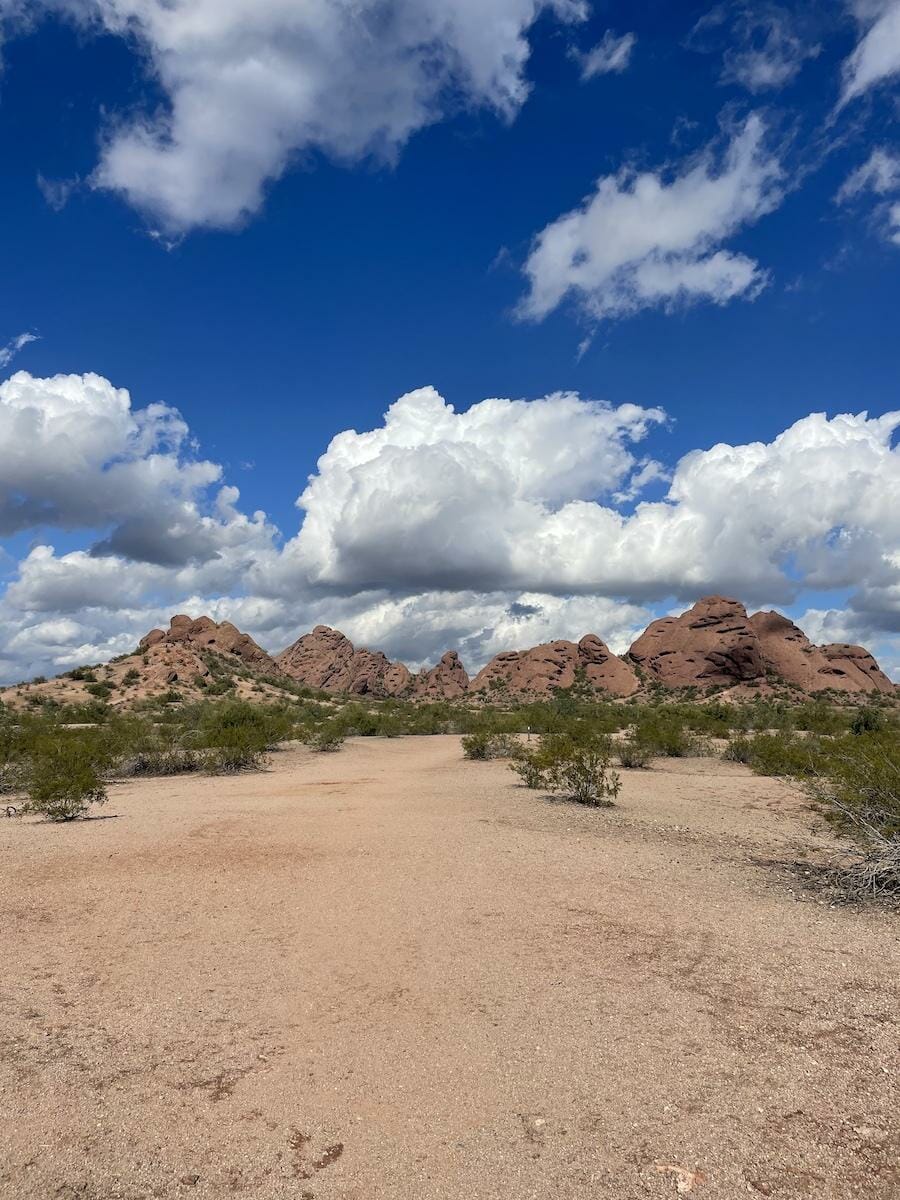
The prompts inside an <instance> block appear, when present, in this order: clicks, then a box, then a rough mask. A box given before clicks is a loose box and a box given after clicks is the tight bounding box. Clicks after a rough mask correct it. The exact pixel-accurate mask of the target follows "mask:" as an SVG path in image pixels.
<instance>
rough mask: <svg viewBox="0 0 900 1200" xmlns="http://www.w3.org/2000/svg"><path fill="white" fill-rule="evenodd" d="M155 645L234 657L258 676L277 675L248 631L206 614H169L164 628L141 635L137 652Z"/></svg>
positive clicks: (266, 655)
mask: <svg viewBox="0 0 900 1200" xmlns="http://www.w3.org/2000/svg"><path fill="white" fill-rule="evenodd" d="M159 646H182V647H184V648H186V649H189V650H194V651H197V652H202V651H211V652H212V653H214V654H221V655H224V656H226V657H234V658H236V659H238V660H239V662H240V663H241V665H242V666H245V667H247V669H248V670H250V671H256V672H257V673H258V674H260V675H277V674H278V667H277V666H276V665H275V660H274V659H273V658H270V657H269V655H268V654H266V652H265V650H263V649H262V648H261V647H260V646H258V645H257V644H256V642H254V640H253V638H252V637H251V636H250V634H249V633H241V631H240V630H239V629H238V628H237V627H236V626H234V625H232V624H231V622H230V621H223V622H222V623H221V625H217V624H216V622H215V621H213V620H212V619H211V618H210V617H198V618H197V619H196V620H193V618H191V617H186V616H183V615H179V616H175V617H172V619H171V621H170V622H169V628H168V630H162V629H151V630H150V632H149V633H148V634H147V635H146V637H143V638H141V641H140V644H139V646H138V654H141V655H144V654H148V653H151V652H156V651H155V648H156V647H159Z"/></svg>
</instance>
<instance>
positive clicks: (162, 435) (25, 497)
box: [0, 371, 265, 566]
mask: <svg viewBox="0 0 900 1200" xmlns="http://www.w3.org/2000/svg"><path fill="white" fill-rule="evenodd" d="M187 434H188V428H187V425H186V424H185V422H184V421H183V420H182V418H181V416H180V415H179V414H178V413H177V412H176V411H175V410H174V409H173V408H170V407H169V406H167V405H165V404H151V405H149V406H148V407H147V408H143V409H134V408H132V405H131V397H130V395H129V394H128V392H127V391H126V390H125V389H124V388H116V387H113V385H112V384H111V383H110V382H109V381H108V380H106V379H104V378H102V377H101V376H99V375H93V374H86V375H56V376H54V377H52V378H50V379H37V378H35V377H34V376H32V375H30V374H29V373H28V372H27V371H18V372H17V373H16V374H14V375H12V376H11V377H10V378H9V379H7V380H6V381H5V382H3V383H2V384H0V445H2V446H3V454H2V456H0V535H7V536H8V535H10V534H13V533H16V532H20V531H22V530H27V529H35V528H39V527H43V526H55V527H58V528H61V529H68V530H73V529H89V530H93V531H96V532H97V534H98V537H97V540H96V541H95V542H94V544H93V547H92V550H93V554H94V555H101V556H102V555H107V554H111V555H119V556H122V557H126V558H132V559H137V560H140V561H144V562H154V563H157V564H159V565H161V566H175V565H178V564H182V563H186V562H191V561H195V560H196V561H206V560H209V559H212V558H214V557H216V556H217V555H218V554H219V552H220V551H221V550H222V548H223V547H225V546H228V545H230V544H232V543H233V542H234V541H235V540H241V539H243V538H245V537H247V536H249V535H252V534H253V533H258V532H259V531H260V529H261V528H263V527H264V524H265V522H264V519H263V517H262V514H256V515H255V516H254V518H253V519H252V520H251V519H248V518H247V517H245V516H244V515H243V514H241V513H239V512H238V511H237V509H236V508H235V504H236V503H237V500H238V492H237V489H235V488H231V487H223V488H221V489H220V490H219V491H218V493H217V494H216V496H215V497H214V498H213V499H212V501H211V502H210V504H209V506H208V511H204V509H203V508H202V507H201V504H202V502H204V501H205V499H206V493H207V490H208V489H209V488H210V487H211V485H213V484H216V483H217V482H218V481H219V480H220V477H221V468H220V467H219V466H218V465H217V464H215V463H212V462H208V461H201V460H197V459H194V458H193V457H191V456H190V455H189V454H188V453H186V448H187V446H188V439H187Z"/></svg>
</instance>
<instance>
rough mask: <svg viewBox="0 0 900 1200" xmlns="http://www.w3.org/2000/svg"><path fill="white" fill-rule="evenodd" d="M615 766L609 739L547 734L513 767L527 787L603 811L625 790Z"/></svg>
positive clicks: (521, 754) (524, 750)
mask: <svg viewBox="0 0 900 1200" xmlns="http://www.w3.org/2000/svg"><path fill="white" fill-rule="evenodd" d="M611 764H612V745H611V742H610V739H609V738H608V737H604V736H602V735H601V736H582V737H577V736H576V737H573V736H570V735H569V734H545V735H544V737H542V738H541V740H540V742H539V743H538V745H537V746H536V747H534V748H533V749H530V748H527V747H526V748H524V749H522V750H521V752H520V754H519V756H518V757H517V758H515V759H514V760H513V761H512V762H511V763H510V766H511V767H512V769H513V770H514V771H515V772H516V774H517V775H518V776H519V778H520V779H521V780H522V782H523V783H524V784H525V786H526V787H529V788H535V789H540V790H543V791H548V792H553V793H555V794H556V795H559V796H562V797H565V798H566V799H568V800H574V801H575V802H576V803H578V804H587V805H590V806H591V807H594V808H600V807H610V806H611V805H612V804H614V803H615V800H616V797H617V796H618V794H619V789H620V787H621V780H620V778H619V775H618V773H617V772H616V771H614V770H613V769H612V765H611Z"/></svg>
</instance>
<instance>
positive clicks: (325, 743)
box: [305, 725, 344, 754]
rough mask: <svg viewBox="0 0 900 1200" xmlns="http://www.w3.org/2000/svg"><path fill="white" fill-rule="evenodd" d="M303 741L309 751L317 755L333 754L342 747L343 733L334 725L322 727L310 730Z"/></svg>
mask: <svg viewBox="0 0 900 1200" xmlns="http://www.w3.org/2000/svg"><path fill="white" fill-rule="evenodd" d="M305 741H306V744H307V746H309V748H310V750H315V751H316V752H317V753H318V754H333V753H334V752H335V751H336V750H340V748H341V746H343V744H344V733H343V732H342V730H340V729H338V728H337V727H336V726H334V725H323V726H321V727H320V728H319V729H313V730H311V731H310V732H309V733H308V734H307V736H306V739H305Z"/></svg>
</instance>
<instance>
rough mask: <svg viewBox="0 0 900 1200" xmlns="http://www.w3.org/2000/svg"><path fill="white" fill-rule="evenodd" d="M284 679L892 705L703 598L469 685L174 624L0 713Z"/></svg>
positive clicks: (862, 683)
mask: <svg viewBox="0 0 900 1200" xmlns="http://www.w3.org/2000/svg"><path fill="white" fill-rule="evenodd" d="M278 678H282V679H284V680H285V682H286V683H287V682H289V681H290V682H293V683H296V684H300V685H303V686H305V687H308V688H312V689H315V690H318V691H323V692H326V693H330V694H333V695H338V694H340V695H349V696H366V697H371V698H390V697H396V698H402V699H408V700H431V701H435V700H456V699H460V698H462V697H466V696H470V697H472V698H473V699H479V700H490V699H497V700H506V699H508V700H536V699H544V698H547V697H549V696H552V695H553V693H554V692H556V691H557V690H559V689H565V688H572V687H575V686H576V685H577V686H578V687H579V688H580V689H583V690H585V691H586V692H587V693H588V694H589V693H591V692H593V693H595V694H597V695H598V696H613V697H627V696H631V695H634V694H636V693H637V692H638V691H640V690H642V689H645V688H647V687H648V686H655V687H663V688H666V689H679V688H696V689H701V690H706V689H716V690H723V689H724V690H726V691H731V692H734V694H735V695H742V694H753V691H756V692H757V693H758V692H759V690H760V689H762V690H772V689H774V688H788V689H792V690H794V691H796V692H797V693H803V694H811V695H815V694H817V693H820V692H823V691H826V690H829V689H830V690H832V691H836V692H841V693H845V694H848V695H851V696H853V695H865V694H869V693H881V694H884V695H893V694H895V693H896V692H897V686H896V685H895V684H893V683H892V682H891V680H890V679H888V677H887V676H886V675H885V674H884V672H883V671H882V670H881V669H880V667H879V666H878V663H877V662H876V661H875V659H874V658H873V657H872V655H871V654H870V653H869V652H868V651H867V650H865V649H864V648H863V647H862V646H854V645H849V644H844V643H833V644H827V645H822V646H816V645H814V644H813V643H812V642H811V641H810V640H809V638H808V637H807V636H806V634H805V633H803V631H802V630H801V629H800V628H799V627H798V626H797V625H795V624H794V623H793V622H792V621H790V620H789V619H788V618H787V617H785V616H783V615H782V614H781V613H778V612H758V613H754V614H753V615H752V616H748V614H747V611H746V609H745V608H744V606H743V605H742V604H740V603H739V602H738V601H737V600H733V599H730V598H729V597H726V596H707V597H704V598H703V599H702V600H698V601H697V603H696V604H695V605H693V607H692V608H690V609H688V610H687V611H686V612H684V613H682V614H681V615H680V616H677V617H662V618H660V619H659V620H656V621H653V622H652V623H651V624H650V625H649V626H648V628H647V629H646V630H645V631H644V633H642V634H641V635H640V637H638V638H637V639H636V641H635V642H634V643H633V645H632V646H631V648H630V650H629V651H628V653H627V654H625V655H621V656H620V655H616V654H613V652H612V651H611V650H610V649H609V647H608V646H607V645H606V644H605V643H604V642H603V641H601V639H600V638H599V637H597V636H596V635H595V634H586V635H585V636H584V637H583V638H582V639H581V640H580V641H579V642H572V641H567V640H565V639H559V640H556V641H552V642H546V643H543V644H542V645H539V646H532V647H530V648H528V649H525V650H509V651H504V652H502V653H500V654H497V655H495V656H494V657H493V658H492V659H491V660H490V662H489V663H487V665H486V666H485V667H483V668H482V670H481V671H479V672H478V674H477V675H476V676H475V677H474V678H473V679H470V677H469V675H468V673H467V672H466V669H465V667H464V666H463V663H462V662H461V660H460V657H459V654H458V653H457V651H456V650H448V651H447V652H446V653H445V654H444V655H443V656H442V657H441V659H440V660H439V662H438V663H437V664H436V665H435V666H434V667H431V668H429V669H424V670H421V671H419V672H418V673H417V674H413V673H412V672H411V671H410V670H409V669H408V668H407V667H406V666H405V665H404V664H403V663H401V662H392V661H391V660H390V659H389V658H388V657H387V656H386V655H385V654H383V653H382V652H381V651H380V650H369V649H365V648H357V647H355V646H354V645H353V643H352V642H351V641H350V640H349V638H347V637H346V636H345V635H344V634H343V633H341V632H340V631H339V630H336V629H331V628H329V626H327V625H317V626H316V627H315V629H313V630H312V631H311V632H310V633H306V634H304V635H303V636H302V637H300V638H298V639H297V641H296V642H294V643H293V644H292V645H291V646H288V647H287V649H285V650H283V651H282V652H281V653H280V654H278V655H277V656H276V657H274V658H273V657H272V656H270V655H269V654H268V653H267V652H266V651H265V650H263V649H262V647H261V646H259V645H258V644H257V643H256V642H255V641H254V640H253V638H251V637H250V636H249V635H248V634H246V633H242V632H241V631H240V630H239V629H237V628H236V626H234V625H232V624H231V623H230V622H228V621H223V622H221V623H220V624H217V623H216V622H215V621H213V620H211V619H210V618H209V617H200V618H198V619H196V620H195V619H192V618H191V617H188V616H184V615H178V616H174V617H172V619H171V622H170V624H169V628H168V629H167V630H163V629H152V630H151V631H150V632H149V633H148V634H147V635H146V636H145V637H144V638H142V639H141V642H140V644H139V646H138V649H137V651H136V652H135V653H134V654H131V655H127V656H124V657H121V658H119V659H116V660H114V661H112V662H110V663H107V664H106V665H105V666H100V667H96V668H92V669H90V670H87V669H85V670H82V671H76V672H69V673H68V674H66V675H63V676H60V677H59V678H57V679H55V680H51V681H49V682H40V683H34V684H30V685H18V686H17V687H15V688H7V689H6V690H5V691H4V692H3V693H2V698H3V701H4V703H12V704H14V705H15V704H20V703H25V702H27V700H28V699H29V698H31V697H35V696H37V697H41V696H46V697H47V698H52V699H54V700H58V701H60V702H63V703H75V702H78V701H83V700H86V699H89V698H90V697H91V696H94V697H96V696H98V692H97V685H98V684H99V685H101V691H103V690H104V689H105V690H106V691H107V692H108V693H109V694H108V695H107V696H104V698H107V699H109V702H110V703H112V704H117V705H126V704H128V703H131V702H133V701H135V700H139V699H143V698H146V697H148V696H154V695H160V694H163V693H168V692H172V693H176V694H177V695H178V696H179V697H181V698H184V699H196V698H199V697H200V696H203V695H208V694H217V693H218V692H220V691H222V690H223V688H224V687H229V686H233V687H234V689H235V691H236V693H237V694H238V695H239V696H246V697H248V698H256V699H261V698H265V697H271V698H274V697H276V696H279V695H283V692H282V690H281V689H279V688H278V687H276V686H275V681H276V680H277V679H278Z"/></svg>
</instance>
